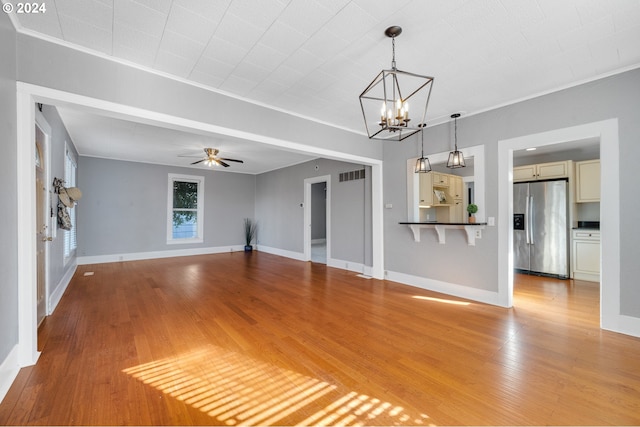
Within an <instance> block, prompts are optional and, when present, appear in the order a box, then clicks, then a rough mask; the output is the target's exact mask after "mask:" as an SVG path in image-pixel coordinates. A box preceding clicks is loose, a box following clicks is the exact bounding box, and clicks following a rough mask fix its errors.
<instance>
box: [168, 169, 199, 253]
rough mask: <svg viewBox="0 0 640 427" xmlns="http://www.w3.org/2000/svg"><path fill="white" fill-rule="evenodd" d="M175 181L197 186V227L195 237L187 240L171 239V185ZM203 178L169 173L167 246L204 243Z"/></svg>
mask: <svg viewBox="0 0 640 427" xmlns="http://www.w3.org/2000/svg"><path fill="white" fill-rule="evenodd" d="M175 181H180V182H194V183H196V184H198V194H197V196H196V197H197V201H196V204H197V206H198V207H197V210H196V212H197V222H196V225H197V227H198V232H197V236H196V237H193V238H189V239H174V238H173V183H174V182H175ZM204 218H205V213H204V176H197V175H184V174H177V173H169V174H168V181H167V244H168V245H181V244H188V243H202V242H204Z"/></svg>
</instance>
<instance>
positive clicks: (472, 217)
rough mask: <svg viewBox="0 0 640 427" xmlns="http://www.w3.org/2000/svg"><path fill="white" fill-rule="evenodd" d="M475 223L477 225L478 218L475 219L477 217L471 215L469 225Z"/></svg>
mask: <svg viewBox="0 0 640 427" xmlns="http://www.w3.org/2000/svg"><path fill="white" fill-rule="evenodd" d="M475 223H476V217H475V216H473V215H471V216H470V217H469V224H475Z"/></svg>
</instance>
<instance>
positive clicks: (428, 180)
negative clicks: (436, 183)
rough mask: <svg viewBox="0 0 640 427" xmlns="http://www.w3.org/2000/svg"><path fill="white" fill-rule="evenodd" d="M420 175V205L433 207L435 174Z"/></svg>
mask: <svg viewBox="0 0 640 427" xmlns="http://www.w3.org/2000/svg"><path fill="white" fill-rule="evenodd" d="M419 175H420V204H419V206H423V207H426V206H431V205H433V183H432V181H433V173H421V174H419Z"/></svg>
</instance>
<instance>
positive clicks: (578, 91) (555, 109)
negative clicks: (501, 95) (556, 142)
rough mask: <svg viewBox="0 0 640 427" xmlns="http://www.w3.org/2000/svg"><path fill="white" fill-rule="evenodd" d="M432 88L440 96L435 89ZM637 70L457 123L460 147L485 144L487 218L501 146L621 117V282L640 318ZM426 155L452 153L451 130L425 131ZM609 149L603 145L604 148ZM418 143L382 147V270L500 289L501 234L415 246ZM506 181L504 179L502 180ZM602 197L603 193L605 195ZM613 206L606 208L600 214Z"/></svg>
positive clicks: (627, 309)
mask: <svg viewBox="0 0 640 427" xmlns="http://www.w3.org/2000/svg"><path fill="white" fill-rule="evenodd" d="M434 90H436V89H435V88H434ZM638 117H640V69H636V70H633V71H629V72H626V73H622V74H619V75H616V76H612V77H608V78H605V79H602V80H598V81H594V82H591V83H587V84H584V85H581V86H577V87H574V88H570V89H566V90H563V91H559V92H556V93H552V94H549V95H545V96H541V97H538V98H535V99H531V100H528V101H525V102H521V103H518V104H514V105H511V106H507V107H504V108H500V109H496V110H492V111H489V112H486V113H482V114H478V115H475V116H471V117H468V118H464V117H463V118H461V119H459V120H458V146H459V147H461V149H464V147H468V146H472V145H478V144H484V145H485V158H486V161H485V169H486V196H485V204H486V216H494V217H497V212H498V193H497V190H496V189H497V187H498V179H499V177H498V156H497V152H498V151H497V149H498V141H499V140H503V139H508V138H514V137H518V136H523V135H530V134H535V133H539V132H545V131H549V130H554V129H560V128H566V127H570V126H576V125H581V124H585V123H591V122H596V121H601V120H606V119H611V118H618V119H619V139H620V170H618V171H603V173H619V174H620V194H621V195H626V196H625V197H622V198H621V200H620V227H621V230H622V233H621V234H622V235H621V237H620V240H621V248H620V249H621V256H620V278H621V284H620V286H621V312H622V314H625V315H629V316H633V317H640V304H639V303H638V301H640V284H639V283H640V282H638V277H640V263H638V262H637V257H638V249H637V242H638V241H640V229H639V228H638V227H637V224H636V222H637V212H638V211H640V199H639V198H638V197H628V196H629V195H634V194H636V193H637V188H636V186H637V182H638V175H637V161H638V159H639V158H640V144H638V141H640V120H638ZM425 132H426V133H425V154H427V155H428V154H430V153H438V152H442V151H449V150H450V148H449V144H450V140H449V134H448V132H447V125H441V126H436V127H433V128H428V129H427V130H426V131H425ZM606 149H607V147H604V146H603V147H601V150H606ZM418 150H419V148H418V145H417V141H415V140H413V141H408V142H407V143H403V144H386V145H385V147H384V202H385V203H393V206H394V208H393V209H391V210H385V220H384V224H385V264H386V265H385V268H386V269H387V270H392V271H398V272H403V273H408V274H413V275H417V276H423V277H429V278H433V279H438V280H443V281H447V282H453V283H458V284H463V285H466V286H469V287H473V288H479V289H487V290H492V291H496V290H497V283H498V257H499V256H507V254H502V255H500V254H498V253H497V248H498V242H497V228H493V227H492V228H488V229H487V230H485V231H484V233H483V236H482V239H481V240H477V241H476V246H475V247H473V246H467V245H466V244H465V242H464V236H463V235H462V233H455V234H454V233H451V234H447V244H446V245H439V244H438V243H437V242H436V241H435V238H434V239H427V238H423V239H422V240H423V242H421V243H415V242H414V241H413V239H412V236H411V233H410V232H409V230H408V228H407V227H405V226H400V225H398V222H399V221H403V220H406V218H407V208H406V206H407V204H406V172H405V171H406V160H407V159H408V158H410V157H416V156H417V155H418V153H419V151H418ZM500 178H501V179H504V178H503V177H500ZM602 191H606V189H603V190H602ZM607 208H608V207H606V206H603V209H607Z"/></svg>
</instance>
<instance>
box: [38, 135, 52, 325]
mask: <svg viewBox="0 0 640 427" xmlns="http://www.w3.org/2000/svg"><path fill="white" fill-rule="evenodd" d="M35 130H36V158H35V169H36V224H35V226H36V262H37V291H36V301H37V316H38V325H40V323H42V321H43V320H44V318H45V316H46V314H47V247H46V245H47V242H49V241H51V237H50V236H49V226H48V220H49V215H48V214H49V206H48V203H47V202H48V193H49V190H48V188H47V178H46V169H45V168H46V164H47V162H46V161H45V158H46V157H45V156H46V152H45V150H46V139H45V138H46V135H45V134H44V132H42V130H41V129H40V128H39V127H38V126H36V127H35Z"/></svg>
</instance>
